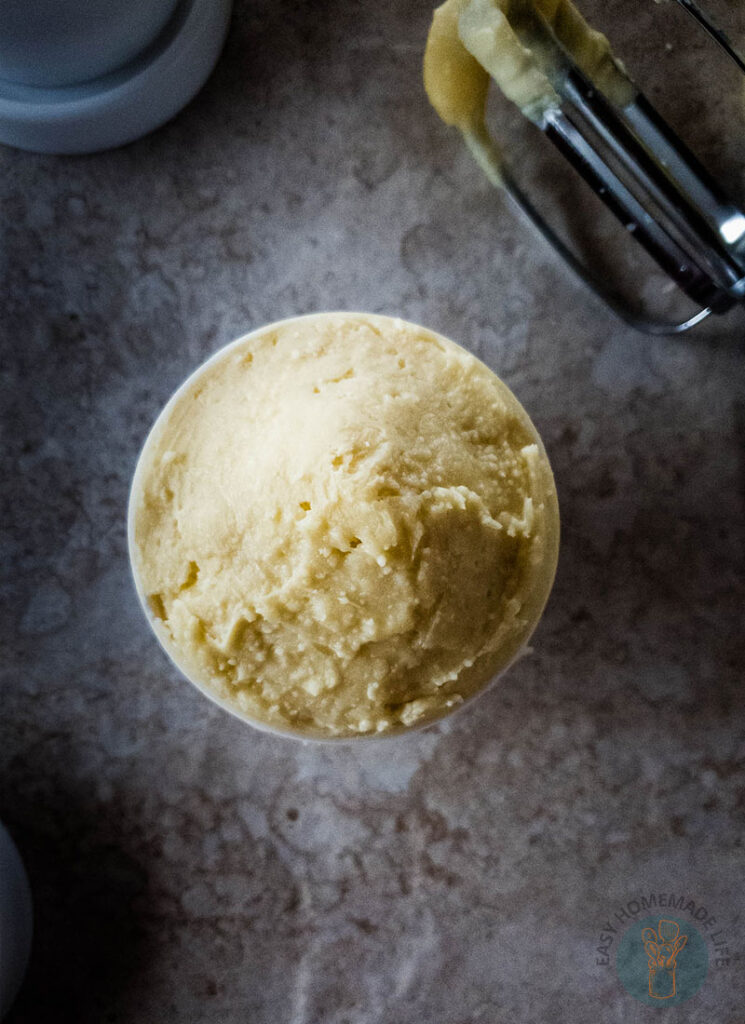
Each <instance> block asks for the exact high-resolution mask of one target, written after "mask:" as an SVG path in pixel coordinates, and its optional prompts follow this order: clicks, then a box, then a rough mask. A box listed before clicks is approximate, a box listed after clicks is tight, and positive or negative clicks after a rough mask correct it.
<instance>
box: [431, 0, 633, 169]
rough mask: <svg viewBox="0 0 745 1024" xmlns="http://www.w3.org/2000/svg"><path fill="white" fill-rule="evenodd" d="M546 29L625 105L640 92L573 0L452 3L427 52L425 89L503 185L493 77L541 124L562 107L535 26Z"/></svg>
mask: <svg viewBox="0 0 745 1024" xmlns="http://www.w3.org/2000/svg"><path fill="white" fill-rule="evenodd" d="M533 19H538V20H539V21H540V22H542V23H543V25H544V26H545V28H546V29H547V30H549V31H550V32H551V33H552V34H553V35H554V36H555V38H556V40H557V41H558V42H559V43H560V44H561V46H562V47H563V48H564V49H565V50H566V52H567V54H568V55H569V56H570V57H571V58H572V59H573V60H574V62H575V63H576V64H577V66H578V67H579V69H580V70H581V71H582V72H584V74H585V75H587V77H588V78H589V79H590V80H591V81H592V82H593V84H594V85H595V86H596V87H597V88H598V89H599V90H600V91H601V92H603V93H604V94H605V95H606V96H607V98H608V99H610V100H611V101H612V102H613V103H615V104H616V105H618V106H624V105H626V104H627V103H630V102H631V101H632V99H633V98H634V94H635V90H634V86H633V84H632V83H631V81H630V80H629V78H628V76H627V75H626V72H625V71H624V69H623V67H622V65H621V64H620V63H619V61H618V60H617V59H616V58H615V57H614V55H613V52H612V50H611V47H610V44H609V42H608V40H607V39H606V37H605V36H604V35H603V34H602V33H600V32H596V31H595V30H594V29H592V28H591V27H590V26H589V25H588V24H587V22H586V21H585V20H584V18H583V17H582V15H581V14H580V13H579V11H578V10H577V8H576V7H575V6H574V4H573V3H571V0H447V2H446V3H444V4H443V5H442V6H441V7H438V8H437V9H436V10H435V11H434V14H433V18H432V25H431V26H430V31H429V36H428V39H427V46H426V49H425V53H424V85H425V89H426V91H427V95H428V97H429V99H430V102H431V103H432V106H433V107H434V108H435V110H436V111H437V113H438V114H439V116H440V117H441V118H442V120H443V121H444V122H445V123H446V124H448V125H451V126H455V127H457V128H459V129H460V130H461V132H462V133H463V135H464V137H465V139H466V142H467V143H468V145H469V147H470V148H471V150H472V152H473V154H474V156H475V157H476V159H477V160H478V161H479V163H480V164H481V166H482V168H483V169H484V171H485V172H486V173H487V175H488V176H489V177H490V178H491V179H492V180H493V181H494V182H495V183H496V184H499V183H500V170H499V166H500V161H501V158H500V154H499V151H498V149H497V147H496V146H495V144H494V142H493V141H492V140H491V139H490V137H489V135H488V133H487V130H486V125H485V120H484V116H485V109H486V99H487V93H488V87H489V79H490V77H491V78H492V79H493V80H494V82H495V83H496V85H497V86H498V87H499V89H500V90H501V91H502V92H503V93H504V95H505V96H506V97H507V98H508V99H509V100H511V101H512V102H513V103H515V104H516V105H517V106H518V107H519V108H520V109H521V110H522V112H523V113H524V114H525V115H526V116H527V117H529V118H530V119H531V120H534V121H536V122H538V123H540V122H541V120H542V118H543V117H544V116H545V114H546V113H547V112H549V111H550V110H551V109H552V108H557V107H558V106H559V103H560V99H559V96H558V94H557V92H556V90H555V89H554V86H553V85H552V83H551V80H550V68H549V65H550V58H549V57H548V56H547V54H546V53H545V52H544V50H543V47H542V42H541V39H540V37H539V36H538V35H537V34H536V33H535V32H534V31H532V30H531V20H533Z"/></svg>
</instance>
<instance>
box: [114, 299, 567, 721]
mask: <svg viewBox="0 0 745 1024" xmlns="http://www.w3.org/2000/svg"><path fill="white" fill-rule="evenodd" d="M130 516H131V520H130V527H131V529H130V538H131V554H132V563H133V567H134V571H135V577H136V579H137V583H138V588H139V590H140V592H141V594H142V596H143V599H144V600H145V601H146V602H147V604H148V607H149V609H150V620H151V623H152V624H153V626H154V628H155V629H156V632H157V633H158V636H159V637H160V639H161V641H162V643H163V645H164V646H165V648H166V650H167V651H168V652H169V653H170V655H171V656H172V658H173V659H174V661H175V662H176V663H177V664H178V665H179V666H180V667H181V668H182V669H183V671H184V672H185V673H186V674H187V675H188V676H189V677H190V678H192V679H193V680H194V681H195V682H196V683H197V684H198V685H200V686H201V687H202V688H203V689H205V690H207V691H208V692H209V693H212V694H214V695H215V696H216V697H218V698H219V699H221V700H222V701H223V702H225V703H227V704H228V705H229V706H231V707H234V708H235V709H237V710H238V711H239V712H241V713H242V714H244V715H245V716H246V717H248V718H249V719H252V720H255V721H258V722H262V723H266V724H268V725H270V726H275V727H277V728H279V729H282V730H285V731H291V732H294V733H297V734H300V735H307V736H317V737H330V738H338V737H351V736H360V735H366V734H376V735H378V734H381V733H386V732H395V731H401V730H403V729H406V728H409V727H411V726H414V725H418V724H421V723H422V722H424V721H429V720H433V719H436V718H439V717H441V716H443V715H445V714H447V713H448V712H449V711H450V710H451V709H452V708H453V707H455V706H457V705H458V704H459V703H462V701H463V700H465V699H467V698H468V697H470V696H471V695H473V694H474V693H476V692H477V691H478V690H480V689H482V688H483V687H484V685H485V684H486V682H487V681H488V680H489V679H490V678H491V677H492V676H493V675H494V674H495V673H496V672H498V671H499V670H501V669H503V668H504V667H505V666H506V665H507V664H508V663H509V662H510V661H511V659H512V658H513V657H514V656H515V654H516V653H517V652H518V650H519V649H520V647H521V646H522V645H523V644H524V642H525V641H526V639H527V637H528V636H529V634H530V633H531V631H532V629H533V628H534V626H535V624H536V622H537V620H538V618H539V616H540V613H541V611H542V609H543V606H544V604H545V601H546V599H547V596H548V593H549V590H550V588H551V583H552V580H553V575H554V571H555V566H556V558H557V550H558V507H557V500H556V492H555V488H554V483H553V478H552V475H551V469H550V467H549V463H548V460H547V458H546V455H545V452H544V449H543V446H542V444H541V441H540V439H539V437H538V434H537V433H536V430H535V428H534V427H533V425H532V423H531V421H530V419H529V418H528V416H527V414H526V413H525V411H524V410H523V408H522V407H521V406H520V404H519V403H518V401H517V399H516V398H515V397H514V396H513V395H512V393H511V392H510V391H509V389H508V388H507V387H506V386H505V385H504V384H503V383H502V382H501V381H500V380H499V379H498V378H497V377H496V376H495V375H494V373H492V372H491V370H489V369H488V368H487V367H486V366H485V365H484V364H483V363H481V362H479V361H478V360H477V359H476V358H475V357H474V356H472V355H470V354H469V353H468V352H466V351H465V350H464V349H462V348H460V347H459V346H458V345H456V344H454V343H453V342H451V341H448V340H447V339H445V338H443V337H441V336H440V335H437V334H433V333H432V332H430V331H427V330H425V329H423V328H421V327H416V326H414V325H411V324H407V323H403V322H402V321H400V320H394V319H391V318H388V317H382V316H365V315H356V314H347V313H340V314H319V315H314V316H310V317H301V318H297V319H295V320H290V321H285V322H283V323H280V324H276V325H273V326H271V327H268V328H266V329H265V330H263V331H260V332H257V333H255V334H253V335H249V336H248V337H247V338H246V339H242V340H240V341H238V342H236V343H235V344H233V345H232V346H229V347H228V348H227V349H225V350H224V351H223V352H221V353H220V354H218V355H217V356H216V357H215V358H214V359H212V360H210V361H209V362H208V363H207V364H205V366H203V367H202V368H201V370H199V371H198V372H197V373H196V374H195V375H194V376H193V377H192V378H191V379H190V380H189V381H188V382H187V384H186V385H185V386H184V387H183V388H182V389H181V390H180V391H179V392H178V393H177V395H176V396H175V397H174V399H173V400H172V401H171V403H169V405H168V406H167V407H166V409H165V410H164V412H163V414H162V415H161V417H160V418H159V420H158V422H157V423H156V425H155V427H154V428H153V431H152V433H151V435H150V437H149V439H148V441H147V443H146V445H145V448H144V450H143V453H142V456H141V458H140V462H139V464H138V468H137V472H136V475H135V481H134V484H133V491H132V500H131V508H130Z"/></svg>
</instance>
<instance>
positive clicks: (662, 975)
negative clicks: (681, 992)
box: [642, 918, 688, 999]
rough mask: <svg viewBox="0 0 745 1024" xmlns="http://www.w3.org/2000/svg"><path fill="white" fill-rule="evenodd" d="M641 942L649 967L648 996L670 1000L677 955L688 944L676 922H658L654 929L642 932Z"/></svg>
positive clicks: (646, 929) (673, 989) (672, 991)
mask: <svg viewBox="0 0 745 1024" xmlns="http://www.w3.org/2000/svg"><path fill="white" fill-rule="evenodd" d="M642 942H643V943H644V950H645V952H646V954H647V957H648V958H649V959H648V966H649V994H650V996H651V997H652V998H653V999H671V998H672V997H673V996H674V995H675V972H676V970H677V967H678V953H680V951H681V949H683V947H684V946H685V944H686V942H688V936H687V935H682V934H681V931H680V927H679V926H678V923H677V921H666V920H665V919H664V918H663V919H662V920H661V921H660V923H659V925H658V928H657V931H655V930H654V928H644V929H643V930H642Z"/></svg>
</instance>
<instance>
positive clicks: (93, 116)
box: [0, 0, 232, 153]
mask: <svg viewBox="0 0 745 1024" xmlns="http://www.w3.org/2000/svg"><path fill="white" fill-rule="evenodd" d="M231 5H232V0H86V2H85V3H83V2H81V0H0V142H4V143H7V144H8V145H11V146H16V147H18V148H19V149H28V150H33V151H35V152H39V153H91V152H94V151H96V150H101V149H109V148H111V147H113V146H119V145H122V144H123V143H125V142H131V141H132V140H133V139H136V138H138V137H139V136H141V135H144V134H146V133H147V132H149V131H152V130H153V129H154V128H157V127H158V126H159V125H161V124H163V123H164V122H165V121H167V120H169V119H170V118H171V117H173V116H174V115H175V114H176V113H177V112H178V111H179V110H180V109H181V108H182V107H183V106H184V105H185V104H186V103H188V102H189V100H190V99H192V97H193V96H194V95H195V94H196V93H197V92H198V91H199V89H200V88H201V87H202V85H203V84H204V82H205V81H206V79H207V77H208V75H209V74H210V72H211V71H212V68H213V67H214V65H215V62H216V60H217V58H218V56H219V54H220V50H221V49H222V45H223V42H224V40H225V35H226V32H227V28H228V22H229V18H230V10H231Z"/></svg>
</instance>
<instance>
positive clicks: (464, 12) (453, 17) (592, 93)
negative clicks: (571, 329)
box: [425, 0, 745, 334]
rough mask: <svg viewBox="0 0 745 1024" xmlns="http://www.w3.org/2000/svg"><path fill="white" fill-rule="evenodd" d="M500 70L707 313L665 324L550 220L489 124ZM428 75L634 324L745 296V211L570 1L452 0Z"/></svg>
mask: <svg viewBox="0 0 745 1024" xmlns="http://www.w3.org/2000/svg"><path fill="white" fill-rule="evenodd" d="M676 2H677V3H678V4H679V5H680V7H681V8H683V9H684V10H685V11H686V12H687V13H688V14H689V15H690V16H691V18H692V19H694V21H695V22H696V24H697V25H698V26H699V27H700V28H701V29H703V30H704V31H705V32H706V33H707V34H708V36H709V37H710V38H711V39H713V40H714V42H715V43H717V44H718V46H719V47H721V49H722V50H723V51H724V52H725V53H726V54H727V55H728V56H729V58H730V59H731V60H732V61H734V63H735V64H736V65H737V67H738V68H739V69H740V70H741V71H742V72H743V73H745V61H744V60H743V57H742V56H741V55H740V54H739V53H738V52H737V51H736V49H735V48H734V46H733V45H732V43H731V41H730V40H729V39H728V37H727V36H726V35H725V33H724V32H723V31H721V29H719V28H718V27H717V26H716V25H715V24H714V22H713V20H712V19H711V17H709V15H708V14H706V13H705V12H704V11H703V9H702V8H701V7H700V6H699V4H698V3H697V2H696V0H676ZM438 16H440V17H439V19H438ZM456 34H457V38H456ZM489 75H491V76H492V78H494V79H496V81H497V84H498V85H499V86H500V87H501V88H502V91H503V92H504V93H505V94H506V95H507V97H508V98H509V99H511V100H513V101H514V102H515V103H517V104H518V106H520V108H521V110H522V112H523V113H524V114H525V115H526V116H527V117H528V118H529V119H530V120H531V121H532V122H533V123H534V124H535V125H536V126H537V127H538V128H540V130H541V131H542V132H543V133H544V134H545V136H546V137H547V138H548V139H549V140H550V141H551V142H552V143H553V145H554V146H556V147H557V148H558V150H559V151H560V152H561V153H562V154H563V155H564V156H565V157H566V158H567V160H568V161H569V162H570V164H571V165H572V166H573V167H574V168H575V169H576V170H577V171H578V172H579V174H580V175H581V176H582V178H584V180H585V181H586V182H587V183H588V184H589V185H590V187H591V188H592V189H593V191H594V192H595V193H596V195H597V196H598V197H599V198H600V199H601V200H602V201H603V202H604V203H605V205H606V206H607V207H608V208H609V209H610V210H611V211H612V213H613V214H615V216H616V217H617V218H618V220H619V221H620V222H621V223H622V224H623V226H624V227H625V228H626V230H627V231H628V232H630V233H631V234H632V235H633V237H634V238H635V239H636V240H637V242H638V243H639V244H640V245H642V246H643V247H644V249H646V251H647V252H648V253H649V254H650V255H651V256H652V257H653V258H654V259H655V260H656V262H657V263H658V264H659V266H660V267H661V268H662V269H663V270H664V271H665V273H666V274H667V275H668V277H669V278H670V280H671V281H672V282H674V284H675V285H677V286H678V287H679V288H680V289H681V290H682V291H683V292H684V293H685V294H686V295H687V296H688V297H689V299H691V300H692V301H693V302H694V303H695V304H696V305H697V306H698V307H699V308H698V311H697V312H696V313H695V314H694V315H693V316H690V317H688V319H686V320H685V321H683V322H680V323H665V322H660V321H657V320H654V319H651V318H649V317H646V316H642V315H639V314H638V313H636V312H635V311H634V310H632V309H631V308H630V307H629V306H628V305H627V304H625V303H624V301H623V300H622V299H620V298H619V297H618V296H617V295H616V294H615V293H614V292H613V291H612V290H611V289H609V288H608V287H607V286H606V285H605V284H604V283H603V282H601V281H600V280H599V278H598V277H597V276H596V275H595V274H594V273H593V272H592V271H591V270H590V269H589V268H588V266H587V265H586V264H585V263H584V262H583V261H582V260H581V259H580V258H579V257H578V256H577V255H576V254H575V253H574V252H573V251H572V250H571V249H570V248H569V246H568V245H567V244H566V243H565V242H564V241H563V240H562V239H561V238H560V237H559V236H558V235H557V233H556V232H555V231H554V230H553V228H552V227H551V226H550V225H549V224H548V223H547V222H546V221H545V219H544V218H543V216H542V215H541V214H540V213H539V212H538V210H537V209H536V208H535V206H534V205H533V203H532V202H531V200H530V199H529V198H528V197H527V195H526V194H525V192H524V191H523V190H522V188H521V187H520V186H519V184H518V183H517V182H516V180H515V177H514V175H513V173H512V172H511V171H510V169H509V167H507V166H506V165H505V163H504V161H503V159H502V157H501V154H500V153H499V151H498V150H497V148H496V146H495V144H494V142H493V140H492V139H491V137H490V136H489V134H488V132H487V130H486V126H485V123H484V109H485V105H486V91H487V89H488V83H489ZM425 85H426V87H427V92H428V94H429V96H430V99H431V101H432V103H433V105H434V106H435V108H436V109H437V111H438V113H440V116H441V117H442V118H443V120H445V121H446V123H448V124H455V125H457V126H458V127H459V128H460V129H461V131H462V132H463V134H464V136H465V138H466V141H467V142H468V144H469V147H470V148H471V150H472V152H473V153H474V155H475V156H476V158H477V160H478V161H479V163H480V164H481V165H482V167H483V168H484V169H485V170H486V172H487V174H488V175H489V177H490V178H491V179H492V181H494V183H495V184H499V185H502V186H504V187H505V188H506V190H507V191H508V193H509V194H510V195H511V197H512V198H513V199H514V201H515V202H516V203H517V204H518V206H519V207H520V208H521V209H522V210H523V212H524V213H525V214H526V215H527V216H528V218H529V219H530V220H531V221H532V222H533V224H534V225H535V226H536V227H537V228H538V230H539V231H540V232H541V234H542V235H543V236H544V237H545V238H546V239H547V240H548V241H549V242H550V243H551V245H553V247H554V248H555V249H556V250H557V251H558V252H559V254H560V255H561V256H562V257H563V259H564V260H565V261H566V262H567V263H568V265H569V266H570V267H571V269H572V270H573V271H574V272H575V273H576V274H578V275H579V277H580V278H581V279H582V280H583V281H584V282H585V284H586V285H587V286H588V287H589V288H591V289H592V291H593V292H595V294H596V295H598V296H599V297H600V298H601V299H603V300H604V301H605V303H606V304H607V305H608V306H609V307H610V308H611V309H612V311H613V312H614V313H615V314H616V315H617V316H619V317H621V318H622V319H623V320H624V321H625V322H626V323H628V324H630V325H631V326H633V327H635V328H637V329H638V330H641V331H644V332H646V333H649V334H677V333H680V332H682V331H687V330H689V329H690V328H692V327H694V326H695V325H696V324H699V323H701V322H702V321H703V320H704V319H706V318H707V317H708V316H710V315H711V314H716V313H724V312H726V311H727V310H729V309H731V308H732V307H733V306H735V305H736V304H738V303H742V302H743V301H745V213H743V212H742V210H741V209H740V207H738V206H737V205H736V204H735V203H734V202H732V201H731V200H730V199H729V198H728V197H727V196H726V195H725V193H724V190H723V189H722V188H721V187H720V186H719V185H718V184H717V182H716V181H714V179H713V178H712V177H711V175H710V174H709V173H708V172H707V171H706V170H705V169H704V167H702V165H701V164H700V163H699V161H698V160H697V159H696V157H695V156H694V155H693V154H692V153H691V152H690V151H689V150H688V148H687V147H686V146H685V145H684V143H683V142H682V141H681V140H680V139H679V138H678V137H677V136H676V134H675V133H674V132H673V131H672V129H671V128H670V127H669V126H668V125H667V124H666V123H665V121H664V120H663V118H662V117H661V116H660V115H659V114H658V113H657V111H656V110H655V109H654V107H653V106H652V104H651V103H650V102H649V100H648V99H647V98H646V97H645V96H644V95H643V94H642V92H641V91H640V90H639V89H638V87H637V86H636V85H635V84H634V82H633V81H632V79H631V78H630V76H629V75H628V73H627V72H626V70H625V68H624V67H623V66H622V65H621V64H620V62H619V61H617V60H616V59H615V57H614V56H613V54H612V52H611V50H610V45H609V44H608V41H607V39H605V37H604V36H602V35H601V34H600V33H598V32H594V31H593V30H592V29H590V27H589V26H588V25H587V23H586V22H585V21H584V19H583V18H582V16H581V15H580V14H579V11H578V10H577V9H576V7H574V5H573V4H572V3H571V2H569V0H448V3H446V4H445V5H443V7H441V8H439V9H438V10H437V11H436V12H435V20H434V21H433V25H432V30H431V32H430V38H429V40H428V44H427V52H426V54H425Z"/></svg>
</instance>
